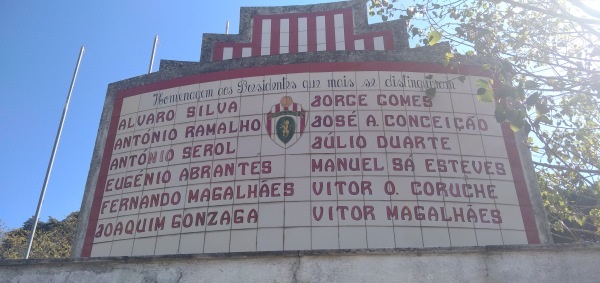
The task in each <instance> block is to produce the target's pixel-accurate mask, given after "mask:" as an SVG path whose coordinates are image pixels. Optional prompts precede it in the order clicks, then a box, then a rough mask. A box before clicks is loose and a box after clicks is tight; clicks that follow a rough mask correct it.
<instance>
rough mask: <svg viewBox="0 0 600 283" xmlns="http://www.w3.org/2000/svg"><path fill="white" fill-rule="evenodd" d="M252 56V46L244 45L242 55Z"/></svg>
mask: <svg viewBox="0 0 600 283" xmlns="http://www.w3.org/2000/svg"><path fill="white" fill-rule="evenodd" d="M250 56H252V47H243V48H242V57H244V58H246V57H250Z"/></svg>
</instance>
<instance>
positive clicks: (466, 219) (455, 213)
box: [444, 199, 489, 228]
mask: <svg viewBox="0 0 600 283" xmlns="http://www.w3.org/2000/svg"><path fill="white" fill-rule="evenodd" d="M452 200H453V201H454V200H455V199H452ZM461 201H463V200H461ZM464 201H466V200H464ZM488 206H489V205H488ZM444 207H445V208H446V213H447V215H448V217H450V218H452V221H448V222H447V223H448V227H450V228H474V227H475V224H474V223H473V220H472V217H473V216H474V215H473V213H475V211H473V212H472V213H471V214H469V208H470V206H469V204H468V203H458V202H449V201H446V203H445V204H444ZM475 215H476V213H475ZM478 221H479V220H478Z"/></svg>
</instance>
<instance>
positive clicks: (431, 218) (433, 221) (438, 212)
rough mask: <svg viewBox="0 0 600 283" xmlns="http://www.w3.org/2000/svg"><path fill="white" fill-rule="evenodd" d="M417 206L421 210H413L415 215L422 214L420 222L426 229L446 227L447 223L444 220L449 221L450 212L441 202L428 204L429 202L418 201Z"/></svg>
mask: <svg viewBox="0 0 600 283" xmlns="http://www.w3.org/2000/svg"><path fill="white" fill-rule="evenodd" d="M419 206H422V207H423V208H422V209H421V208H419V209H415V210H417V212H416V213H419V214H420V213H422V215H423V217H424V218H425V219H423V220H422V221H421V225H423V226H428V227H447V226H448V224H447V221H446V220H445V219H450V217H451V214H450V211H448V209H447V208H446V207H444V203H443V202H441V201H440V202H430V201H420V200H419Z"/></svg>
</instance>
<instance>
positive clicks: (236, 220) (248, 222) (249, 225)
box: [231, 204, 260, 229]
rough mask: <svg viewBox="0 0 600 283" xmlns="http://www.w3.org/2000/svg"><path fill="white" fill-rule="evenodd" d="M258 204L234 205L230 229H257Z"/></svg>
mask: <svg viewBox="0 0 600 283" xmlns="http://www.w3.org/2000/svg"><path fill="white" fill-rule="evenodd" d="M259 216H260V214H259V209H258V204H241V205H234V206H233V208H232V211H231V218H232V224H231V229H255V228H256V227H258V218H259Z"/></svg>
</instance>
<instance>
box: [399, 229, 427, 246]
mask: <svg viewBox="0 0 600 283" xmlns="http://www.w3.org/2000/svg"><path fill="white" fill-rule="evenodd" d="M394 236H395V238H396V247H397V248H422V247H423V235H422V233H421V228H420V227H395V228H394Z"/></svg>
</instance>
